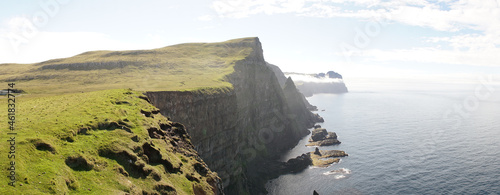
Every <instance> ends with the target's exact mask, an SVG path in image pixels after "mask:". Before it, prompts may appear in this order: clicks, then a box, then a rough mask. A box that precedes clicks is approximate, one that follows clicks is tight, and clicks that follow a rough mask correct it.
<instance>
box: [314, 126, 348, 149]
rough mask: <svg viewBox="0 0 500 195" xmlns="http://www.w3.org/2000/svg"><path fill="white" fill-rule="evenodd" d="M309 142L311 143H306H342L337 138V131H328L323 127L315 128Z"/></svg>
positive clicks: (324, 144) (325, 144)
mask: <svg viewBox="0 0 500 195" xmlns="http://www.w3.org/2000/svg"><path fill="white" fill-rule="evenodd" d="M309 142H310V143H308V144H306V146H331V145H335V144H340V143H341V142H340V141H339V140H337V134H336V133H335V132H327V131H326V129H323V128H316V129H314V130H313V131H312V133H311V137H310V138H309Z"/></svg>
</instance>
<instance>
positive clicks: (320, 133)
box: [309, 128, 328, 142]
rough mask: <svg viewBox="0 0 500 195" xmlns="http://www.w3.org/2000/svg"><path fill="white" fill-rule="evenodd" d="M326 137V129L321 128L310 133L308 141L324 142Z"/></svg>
mask: <svg viewBox="0 0 500 195" xmlns="http://www.w3.org/2000/svg"><path fill="white" fill-rule="evenodd" d="M327 135H328V132H326V129H323V128H320V129H314V130H313V131H312V134H311V138H310V139H309V142H315V141H320V140H324V139H325V138H326V136H327Z"/></svg>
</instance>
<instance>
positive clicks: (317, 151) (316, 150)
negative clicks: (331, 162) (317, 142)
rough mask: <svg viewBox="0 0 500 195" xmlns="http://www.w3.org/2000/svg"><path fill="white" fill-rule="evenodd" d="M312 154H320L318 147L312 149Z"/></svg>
mask: <svg viewBox="0 0 500 195" xmlns="http://www.w3.org/2000/svg"><path fill="white" fill-rule="evenodd" d="M314 154H316V155H320V156H321V152H319V148H318V147H316V149H315V150H314Z"/></svg>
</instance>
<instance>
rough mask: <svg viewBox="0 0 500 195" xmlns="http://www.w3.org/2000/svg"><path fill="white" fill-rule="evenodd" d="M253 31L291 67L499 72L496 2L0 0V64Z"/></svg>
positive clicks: (459, 75)
mask: <svg viewBox="0 0 500 195" xmlns="http://www.w3.org/2000/svg"><path fill="white" fill-rule="evenodd" d="M255 36H257V37H259V38H260V40H261V42H262V44H263V49H264V57H265V58H266V60H267V61H268V62H270V63H272V64H276V65H278V66H280V67H281V68H282V69H283V71H288V72H290V71H295V72H326V71H328V70H334V71H337V72H340V73H341V74H343V76H344V78H346V80H348V79H349V78H351V79H354V78H357V79H364V78H382V79H385V78H397V79H406V80H412V79H415V80H422V79H423V80H433V81H446V82H455V83H460V82H464V81H465V82H472V83H474V82H476V83H477V82H478V81H477V78H479V77H485V76H487V75H493V76H492V77H491V78H492V79H490V80H493V81H494V82H498V80H500V57H499V56H500V0H434V1H424V0H407V1H383V0H212V1H210V0H184V1H181V0H178V1H172V0H142V1H138V0H120V1H111V0H99V1H98V0H85V1H82V0H59V1H58V0H38V1H37V0H15V1H14V0H8V1H1V2H0V63H26V62H39V61H44V60H48V59H52V58H60V57H69V56H73V55H76V54H79V53H82V52H85V51H89V50H127V49H150V48H158V47H164V46H167V45H172V44H177V43H184V42H217V41H225V40H229V39H234V38H241V37H255Z"/></svg>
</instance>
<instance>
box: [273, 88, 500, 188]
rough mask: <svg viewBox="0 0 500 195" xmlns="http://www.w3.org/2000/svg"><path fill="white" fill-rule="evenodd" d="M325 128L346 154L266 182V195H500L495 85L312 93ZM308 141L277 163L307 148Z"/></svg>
mask: <svg viewBox="0 0 500 195" xmlns="http://www.w3.org/2000/svg"><path fill="white" fill-rule="evenodd" d="M308 101H309V102H310V103H311V104H312V105H315V106H317V107H318V111H316V112H315V113H318V114H320V115H321V116H322V117H323V118H324V119H325V122H324V123H319V125H321V126H322V127H323V128H326V129H327V131H332V132H336V133H337V135H338V139H339V141H341V142H342V143H341V144H340V145H335V146H327V147H320V149H321V150H343V151H345V152H346V153H348V154H349V156H347V157H342V158H341V161H340V162H339V163H337V164H333V165H331V166H329V167H326V168H319V167H309V168H308V169H306V170H304V171H302V172H300V173H297V174H287V175H282V176H280V177H279V178H276V179H274V180H271V181H269V182H268V183H267V184H266V188H267V190H268V192H269V194H273V195H295V194H297V195H308V194H313V191H316V192H317V193H318V194H320V195H324V194H500V87H499V86H485V85H481V84H477V85H471V86H470V87H466V88H464V89H454V90H435V89H433V90H360V91H351V92H349V93H346V94H315V95H314V96H312V97H309V98H308ZM308 139H309V136H307V137H304V138H303V139H302V140H300V142H299V143H298V144H297V146H295V147H294V148H293V149H291V150H290V151H289V152H288V153H286V154H284V155H283V158H282V159H281V160H282V161H286V160H288V159H290V158H294V157H296V156H299V155H300V154H302V153H306V152H311V151H314V149H315V147H306V146H305V144H306V143H308Z"/></svg>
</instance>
